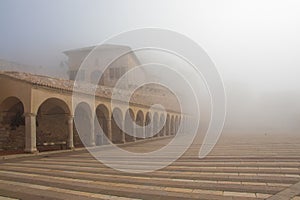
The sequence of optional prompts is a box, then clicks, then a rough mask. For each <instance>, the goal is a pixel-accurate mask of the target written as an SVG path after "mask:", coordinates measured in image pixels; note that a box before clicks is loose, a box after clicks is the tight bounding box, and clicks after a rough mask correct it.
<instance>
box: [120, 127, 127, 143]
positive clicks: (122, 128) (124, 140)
mask: <svg viewBox="0 0 300 200" xmlns="http://www.w3.org/2000/svg"><path fill="white" fill-rule="evenodd" d="M123 130H124V124H122V127H120V131H121V134H122V143H124V144H125V143H126V138H125V133H124V131H123Z"/></svg>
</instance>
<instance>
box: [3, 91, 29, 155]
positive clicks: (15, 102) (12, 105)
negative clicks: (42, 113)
mask: <svg viewBox="0 0 300 200" xmlns="http://www.w3.org/2000/svg"><path fill="white" fill-rule="evenodd" d="M0 122H1V123H0V151H16V150H17V151H23V150H24V147H25V118H24V106H23V103H22V102H21V100H20V99H18V98H17V97H8V98H6V99H5V100H4V101H3V102H2V103H1V105H0Z"/></svg>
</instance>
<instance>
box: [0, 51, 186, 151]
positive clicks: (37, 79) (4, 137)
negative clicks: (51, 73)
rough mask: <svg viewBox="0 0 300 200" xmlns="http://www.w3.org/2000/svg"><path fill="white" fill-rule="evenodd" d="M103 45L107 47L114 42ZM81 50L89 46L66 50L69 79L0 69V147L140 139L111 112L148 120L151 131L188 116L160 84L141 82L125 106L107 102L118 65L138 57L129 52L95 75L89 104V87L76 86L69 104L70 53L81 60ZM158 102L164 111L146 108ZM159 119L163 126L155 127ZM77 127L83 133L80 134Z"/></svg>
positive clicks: (171, 129)
mask: <svg viewBox="0 0 300 200" xmlns="http://www.w3.org/2000/svg"><path fill="white" fill-rule="evenodd" d="M105 48H106V49H107V48H108V49H109V51H110V50H111V48H113V47H112V46H109V47H105ZM105 48H104V49H105ZM122 48H124V47H122ZM122 48H121V50H122ZM86 50H88V49H79V50H72V51H67V52H65V53H66V54H67V55H69V56H70V57H69V64H70V71H69V75H70V79H71V80H65V79H58V78H51V77H47V76H41V75H35V74H30V73H24V72H15V71H0V91H1V94H0V149H1V151H6V150H24V151H25V152H31V153H32V152H36V151H44V150H51V149H57V148H69V149H72V148H74V147H82V146H83V145H85V146H95V145H104V144H107V143H108V142H112V143H116V144H118V143H127V142H135V141H136V140H139V139H141V138H139V137H135V136H136V135H137V133H136V131H137V130H134V129H133V124H128V123H127V124H125V123H122V125H121V126H122V127H119V126H118V125H117V123H116V119H115V118H114V117H113V116H115V117H116V116H117V117H118V118H119V120H120V121H122V122H124V121H126V119H128V118H131V119H132V120H133V121H134V122H135V123H136V124H138V125H140V126H145V125H147V124H149V122H150V121H151V122H153V126H152V127H148V129H152V130H154V131H156V132H157V134H156V135H154V136H152V137H165V136H171V135H174V134H175V133H176V132H177V129H178V126H179V124H180V122H185V121H187V117H186V116H183V115H182V114H181V113H180V112H179V110H180V106H179V104H178V101H177V99H176V97H175V96H174V95H173V94H172V93H171V92H170V91H168V90H167V89H166V88H162V87H156V86H153V87H152V86H147V87H142V88H141V89H138V90H137V91H135V92H134V94H133V95H132V96H131V98H130V99H131V100H130V105H129V106H130V107H129V108H127V107H126V106H125V104H124V103H123V102H118V103H117V105H114V107H112V105H111V95H112V86H113V85H114V83H115V81H116V79H117V78H118V76H119V75H120V74H119V75H118V73H119V72H122V73H125V72H126V71H123V70H124V69H122V67H124V68H125V70H128V69H129V68H130V67H133V66H135V65H137V64H138V60H137V58H136V57H134V56H133V55H129V56H126V58H122V59H123V60H122V62H123V63H122V62H119V63H118V64H114V65H113V69H114V70H111V69H112V68H109V69H108V71H106V72H104V78H103V80H100V81H99V85H98V86H97V88H96V92H95V101H94V103H93V104H91V103H89V101H88V99H90V97H91V96H92V95H94V94H91V93H89V91H88V90H80V92H79V93H80V95H81V97H82V98H81V99H82V100H81V101H80V102H76V104H75V105H74V104H73V103H72V94H73V92H74V88H75V87H76V86H74V80H72V79H74V76H75V75H76V74H77V73H78V71H77V69H78V68H77V67H78V63H77V64H76V62H75V60H74V59H79V61H78V60H77V62H81V61H80V60H81V59H82V58H80V56H78V55H77V56H76V54H80V53H82V54H86ZM89 50H90V49H89ZM104 52H105V51H104ZM99 62H100V61H99ZM124 63H126V64H127V65H125V64H124ZM120 66H122V67H120ZM95 70H96V68H95ZM117 70H120V71H119V72H116V71H117ZM93 74H95V71H94V72H86V73H85V74H83V75H82V78H84V77H85V76H93ZM115 75H116V77H115ZM75 89H76V88H75ZM120 92H121V93H124V94H125V95H126V89H124V88H121V89H120ZM158 102H159V103H160V104H162V105H163V106H164V107H165V109H166V111H167V113H165V112H163V110H159V109H157V110H154V111H151V112H150V111H149V108H150V106H151V105H152V104H154V103H158ZM77 113H80V115H82V116H84V118H83V119H84V120H80V121H78V122H76V123H74V121H75V120H76V118H74V116H76V115H77ZM77 123H83V124H85V125H87V126H85V127H88V130H79V129H78V128H80V126H79V127H77V126H76V125H75V124H77ZM183 124H185V123H183ZM99 125H100V126H101V129H100V127H99ZM159 125H160V126H161V127H162V129H160V130H157V129H158V127H159ZM145 127H146V126H145ZM124 130H126V131H124ZM147 131H151V130H147V129H146V128H145V129H143V130H142V132H143V133H142V134H144V135H145V134H147ZM78 132H80V133H82V132H84V134H80V136H79V134H78ZM125 132H127V133H128V132H135V134H133V136H132V135H128V134H126V133H125ZM108 140H109V141H108Z"/></svg>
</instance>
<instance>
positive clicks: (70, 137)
mask: <svg viewBox="0 0 300 200" xmlns="http://www.w3.org/2000/svg"><path fill="white" fill-rule="evenodd" d="M73 121H74V116H68V148H69V149H74V134H73Z"/></svg>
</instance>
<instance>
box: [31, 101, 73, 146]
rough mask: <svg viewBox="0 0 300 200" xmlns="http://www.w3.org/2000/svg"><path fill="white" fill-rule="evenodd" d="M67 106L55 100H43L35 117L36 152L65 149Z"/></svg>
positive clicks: (68, 110) (68, 111)
mask: <svg viewBox="0 0 300 200" xmlns="http://www.w3.org/2000/svg"><path fill="white" fill-rule="evenodd" d="M69 115H70V109H69V107H68V105H67V104H66V103H65V102H64V101H62V100H60V99H57V98H49V99H47V100H45V101H44V102H43V103H42V104H41V105H40V106H39V109H38V112H37V116H36V121H37V122H36V142H37V149H38V151H48V150H58V149H62V148H67V141H68V116H69Z"/></svg>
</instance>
